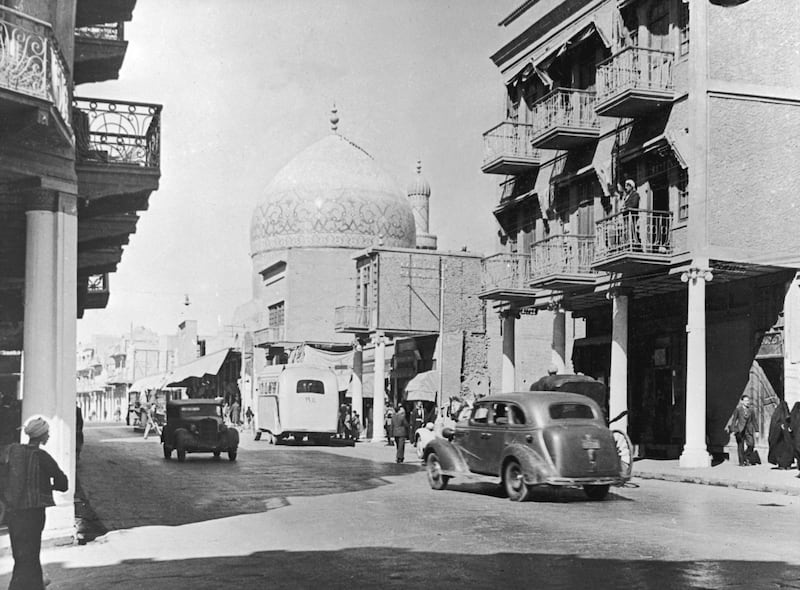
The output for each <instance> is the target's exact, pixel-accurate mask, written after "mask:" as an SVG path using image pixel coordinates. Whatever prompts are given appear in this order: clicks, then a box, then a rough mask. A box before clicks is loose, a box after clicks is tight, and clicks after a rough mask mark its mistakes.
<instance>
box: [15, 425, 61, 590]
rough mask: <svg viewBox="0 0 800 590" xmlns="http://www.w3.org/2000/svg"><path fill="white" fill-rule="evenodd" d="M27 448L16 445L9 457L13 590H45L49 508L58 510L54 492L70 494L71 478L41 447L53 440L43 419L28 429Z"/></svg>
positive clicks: (27, 426)
mask: <svg viewBox="0 0 800 590" xmlns="http://www.w3.org/2000/svg"><path fill="white" fill-rule="evenodd" d="M24 432H25V434H27V435H28V439H29V440H28V443H27V444H24V445H22V444H18V443H14V444H12V445H9V446H8V447H6V451H5V452H7V453H8V455H7V456H8V476H9V481H8V486H7V489H6V491H5V500H6V504H7V509H8V512H7V513H6V524H7V525H8V533H9V537H10V538H11V553H12V554H13V556H14V571H13V573H12V575H11V583H10V584H9V586H8V588H9V590H42V589H43V588H44V587H45V581H44V579H43V576H42V563H41V561H40V559H39V552H40V551H41V546H42V530H44V523H45V508H46V507H48V506H55V502H54V501H53V490H58V491H59V492H66V491H67V488H68V481H67V476H66V475H65V474H64V472H63V471H61V469H60V468H59V467H58V464H57V463H56V461H55V459H53V458H52V457H51V456H50V455H49V454H48V453H47V451H45V450H43V449H41V448H40V447H41V446H43V445H45V444H47V441H48V440H49V438H50V425H49V424H48V423H47V420H45V419H44V418H42V417H38V416H37V417H32V418H30V419H29V420H28V421H27V422H26V424H25V428H24Z"/></svg>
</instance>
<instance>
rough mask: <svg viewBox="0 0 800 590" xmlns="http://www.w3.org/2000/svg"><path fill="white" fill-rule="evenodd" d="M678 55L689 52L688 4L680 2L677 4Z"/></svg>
mask: <svg viewBox="0 0 800 590" xmlns="http://www.w3.org/2000/svg"><path fill="white" fill-rule="evenodd" d="M678 6H679V7H678V10H679V13H678V55H679V56H683V55H688V54H689V4H688V3H687V2H681V3H680V4H679V5H678Z"/></svg>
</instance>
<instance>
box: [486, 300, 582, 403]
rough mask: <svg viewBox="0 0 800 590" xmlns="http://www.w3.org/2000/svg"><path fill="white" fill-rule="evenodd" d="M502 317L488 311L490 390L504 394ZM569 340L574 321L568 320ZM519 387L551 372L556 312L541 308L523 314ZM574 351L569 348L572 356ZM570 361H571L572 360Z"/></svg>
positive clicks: (517, 347)
mask: <svg viewBox="0 0 800 590" xmlns="http://www.w3.org/2000/svg"><path fill="white" fill-rule="evenodd" d="M501 323H502V320H501V319H500V317H499V316H498V315H497V313H495V312H494V311H493V310H487V314H486V334H487V347H488V364H489V377H490V379H491V382H490V389H491V391H490V393H500V391H501V383H502V358H503V335H502V333H501V330H500V326H501ZM567 324H568V326H567V341H568V342H570V341H571V338H570V333H571V330H570V326H569V324H571V322H570V321H569V319H568V320H567ZM514 336H515V347H514V348H515V359H516V374H517V389H520V390H526V389H528V388H529V387H530V385H531V383H533V382H534V381H536V380H537V379H539V377H541V376H543V375H546V374H547V368H548V367H549V366H550V364H551V362H552V360H551V346H552V341H553V313H552V312H549V311H540V312H539V313H538V314H536V315H523V316H521V317H520V318H519V319H518V320H516V325H515V328H514ZM570 355H571V350H568V351H567V358H568V359H569V358H570ZM568 364H569V361H568Z"/></svg>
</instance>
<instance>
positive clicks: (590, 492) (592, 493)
mask: <svg viewBox="0 0 800 590" xmlns="http://www.w3.org/2000/svg"><path fill="white" fill-rule="evenodd" d="M608 488H609V486H608V485H602V486H583V491H584V493H585V494H586V497H587V498H589V499H590V500H602V499H603V498H605V497H606V496H607V495H608Z"/></svg>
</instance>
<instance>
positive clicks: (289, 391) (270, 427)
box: [255, 364, 339, 444]
mask: <svg viewBox="0 0 800 590" xmlns="http://www.w3.org/2000/svg"><path fill="white" fill-rule="evenodd" d="M257 383H258V393H257V395H258V402H257V404H256V412H255V429H256V433H255V438H256V440H260V439H261V435H262V434H263V433H266V434H267V436H268V439H269V441H270V442H277V441H280V440H284V439H287V438H289V437H290V436H291V437H293V438H294V439H295V440H296V441H298V442H299V441H302V440H303V439H304V438H305V437H306V436H307V437H308V440H309V441H311V442H313V443H316V444H327V443H329V442H330V439H331V437H332V436H333V435H335V434H336V427H337V425H338V412H339V390H338V383H337V380H336V374H335V373H334V372H333V369H331V368H329V367H321V366H316V365H304V364H296V365H271V366H268V367H265V368H264V369H263V370H262V371H260V372H259V374H258V376H257Z"/></svg>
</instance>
